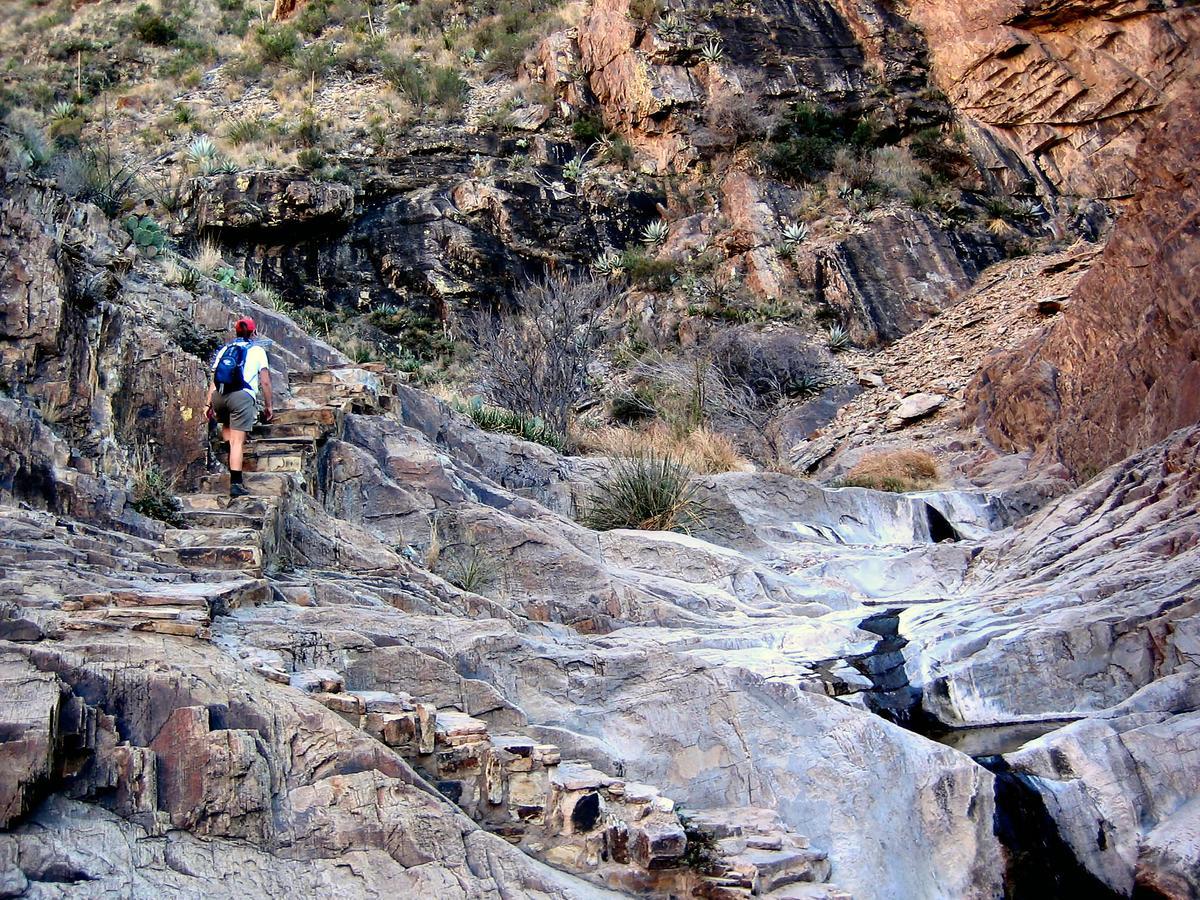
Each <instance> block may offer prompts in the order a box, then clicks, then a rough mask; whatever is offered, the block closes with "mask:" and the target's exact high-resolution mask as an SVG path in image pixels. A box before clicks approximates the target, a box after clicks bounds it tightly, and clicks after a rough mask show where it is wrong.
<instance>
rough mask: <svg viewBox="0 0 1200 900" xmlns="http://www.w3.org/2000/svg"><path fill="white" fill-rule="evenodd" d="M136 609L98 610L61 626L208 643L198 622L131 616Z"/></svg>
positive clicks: (204, 628)
mask: <svg viewBox="0 0 1200 900" xmlns="http://www.w3.org/2000/svg"><path fill="white" fill-rule="evenodd" d="M134 612H137V611H135V610H112V609H101V610H95V611H93V612H89V613H87V614H86V615H84V616H78V617H71V618H68V619H67V620H65V621H64V622H63V623H62V627H63V628H64V629H67V630H69V631H107V630H126V631H149V632H153V633H155V634H163V635H170V636H172V637H191V638H199V639H200V640H211V639H212V631H211V629H210V628H209V627H208V625H207V624H206V623H204V622H201V621H194V620H188V619H186V618H181V617H178V616H172V615H170V614H166V615H162V616H161V617H156V616H149V617H148V616H144V615H132V613H134Z"/></svg>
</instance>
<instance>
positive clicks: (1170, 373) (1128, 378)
mask: <svg viewBox="0 0 1200 900" xmlns="http://www.w3.org/2000/svg"><path fill="white" fill-rule="evenodd" d="M1198 126H1200V91H1196V90H1195V89H1192V90H1189V91H1186V92H1183V93H1181V94H1180V95H1178V96H1177V97H1176V98H1175V99H1174V101H1173V102H1172V103H1171V104H1170V105H1169V106H1168V107H1167V108H1166V109H1165V110H1164V111H1163V113H1162V115H1161V116H1160V118H1159V119H1158V120H1157V122H1156V124H1155V125H1154V126H1153V127H1152V128H1151V129H1150V132H1149V134H1148V136H1147V138H1146V140H1145V142H1144V143H1143V144H1142V146H1141V148H1140V150H1139V153H1138V156H1137V158H1136V160H1135V162H1134V164H1133V168H1134V171H1135V173H1136V175H1137V178H1138V182H1137V183H1138V185H1139V189H1138V193H1137V194H1136V196H1135V197H1134V199H1133V200H1132V201H1130V203H1129V207H1128V209H1127V210H1126V213H1125V215H1124V217H1123V218H1122V219H1121V221H1120V222H1119V223H1118V224H1117V226H1116V229H1115V230H1114V232H1113V236H1112V239H1111V240H1110V241H1109V243H1108V246H1107V247H1106V248H1105V250H1104V253H1103V254H1102V255H1101V257H1100V259H1099V261H1098V262H1097V263H1096V265H1095V266H1094V267H1093V268H1092V270H1091V271H1090V272H1089V273H1088V274H1087V275H1086V276H1085V277H1084V278H1083V280H1082V281H1080V283H1079V285H1078V286H1077V287H1076V288H1075V290H1074V291H1073V292H1072V294H1071V298H1070V301H1069V302H1068V304H1067V306H1066V309H1065V310H1064V312H1063V314H1062V316H1061V318H1059V319H1058V320H1057V321H1056V322H1055V323H1054V324H1053V326H1051V327H1050V328H1049V329H1048V330H1047V331H1046V332H1045V333H1043V334H1041V335H1039V336H1037V337H1035V338H1033V339H1032V340H1031V341H1030V342H1029V343H1027V344H1026V345H1025V346H1023V347H1022V348H1020V349H1019V350H1018V351H1016V352H1013V353H1009V354H1005V355H1003V356H1000V357H999V358H997V359H994V360H991V361H989V362H988V363H987V364H985V366H984V367H983V370H982V371H981V372H980V374H979V375H978V377H977V378H976V379H975V381H974V382H973V384H972V385H971V387H970V389H969V391H968V393H969V403H970V405H971V410H970V412H971V414H973V415H974V417H975V418H976V420H977V421H978V423H979V425H980V426H981V427H982V428H983V429H984V431H985V433H986V434H987V435H988V437H989V438H991V439H992V440H993V441H995V442H996V443H997V444H998V445H999V446H1001V447H1003V448H1005V449H1012V450H1036V451H1037V453H1038V454H1039V455H1040V456H1042V457H1043V458H1048V459H1056V460H1061V461H1063V462H1064V463H1066V465H1067V466H1068V467H1069V468H1070V470H1071V471H1072V472H1073V473H1074V474H1076V475H1079V476H1083V477H1089V476H1090V475H1092V474H1094V473H1095V472H1096V471H1097V470H1098V469H1100V468H1102V467H1104V466H1106V465H1108V464H1110V463H1112V462H1115V461H1117V460H1119V459H1122V458H1123V457H1125V456H1126V455H1128V454H1129V453H1132V452H1134V451H1136V450H1138V449H1141V448H1143V447H1147V446H1149V445H1150V444H1152V443H1154V442H1155V441H1158V440H1160V439H1162V438H1163V437H1165V436H1166V435H1167V434H1169V433H1170V432H1171V431H1173V430H1174V429H1176V428H1181V427H1183V426H1185V425H1191V424H1193V423H1195V422H1196V421H1198V420H1200V331H1197V328H1196V321H1197V314H1198V313H1200V289H1198V285H1200V277H1198V276H1200V240H1198V238H1200V168H1198V167H1197V163H1196V158H1197V153H1196V151H1197V133H1198Z"/></svg>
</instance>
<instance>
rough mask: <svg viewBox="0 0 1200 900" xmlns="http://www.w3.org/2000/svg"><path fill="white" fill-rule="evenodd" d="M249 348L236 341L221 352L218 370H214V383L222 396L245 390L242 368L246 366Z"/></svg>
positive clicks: (247, 345)
mask: <svg viewBox="0 0 1200 900" xmlns="http://www.w3.org/2000/svg"><path fill="white" fill-rule="evenodd" d="M249 347H250V345H249V344H247V343H246V342H245V341H234V342H233V343H232V344H230V345H229V346H228V347H226V348H225V349H224V350H223V351H222V352H221V356H220V358H219V359H218V360H217V368H216V369H215V370H213V383H214V384H216V386H217V387H218V388H219V389H220V391H221V393H222V394H232V393H233V392H234V391H241V390H245V388H246V379H245V378H244V377H243V375H242V368H243V367H244V366H245V364H246V350H247V349H248V348H249Z"/></svg>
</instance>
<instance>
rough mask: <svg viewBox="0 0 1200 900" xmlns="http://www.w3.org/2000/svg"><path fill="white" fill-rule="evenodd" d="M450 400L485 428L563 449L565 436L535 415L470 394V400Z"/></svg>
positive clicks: (555, 448) (553, 448) (561, 450)
mask: <svg viewBox="0 0 1200 900" xmlns="http://www.w3.org/2000/svg"><path fill="white" fill-rule="evenodd" d="M449 403H450V406H451V407H453V408H454V409H456V410H458V411H459V412H460V413H464V414H465V415H467V416H470V418H471V421H472V422H474V423H475V424H476V425H478V426H479V427H480V428H482V429H483V430H484V431H495V432H499V433H500V434H511V435H514V436H516V437H519V438H521V439H523V440H526V441H532V442H533V443H535V444H541V445H542V446H543V447H549V448H550V449H551V450H556V451H558V452H559V453H562V452H563V451H564V450H565V449H566V446H567V441H566V438H564V437H563V435H561V434H559V433H558V432H557V431H555V430H554V429H553V428H551V427H550V426H549V425H548V424H547V423H546V422H545V421H544V420H542V419H541V418H539V417H538V416H527V415H522V414H521V413H518V412H513V411H512V410H511V409H504V408H502V407H499V406H490V405H488V404H486V403H484V402H483V399H482V398H481V397H472V398H471V399H470V400H463V399H461V398H451V399H450V400H449Z"/></svg>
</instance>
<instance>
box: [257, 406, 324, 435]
mask: <svg viewBox="0 0 1200 900" xmlns="http://www.w3.org/2000/svg"><path fill="white" fill-rule="evenodd" d="M337 424H338V411H337V410H335V409H331V408H329V407H327V406H313V407H299V408H293V409H281V410H277V411H276V413H275V415H274V417H273V418H272V419H271V422H270V424H269V425H264V426H261V427H262V428H263V429H264V430H265V431H267V432H269V433H272V434H273V433H274V432H275V430H276V429H279V428H284V429H286V428H318V427H319V428H329V429H334V428H337ZM280 437H286V435H284V434H281V435H280Z"/></svg>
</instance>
